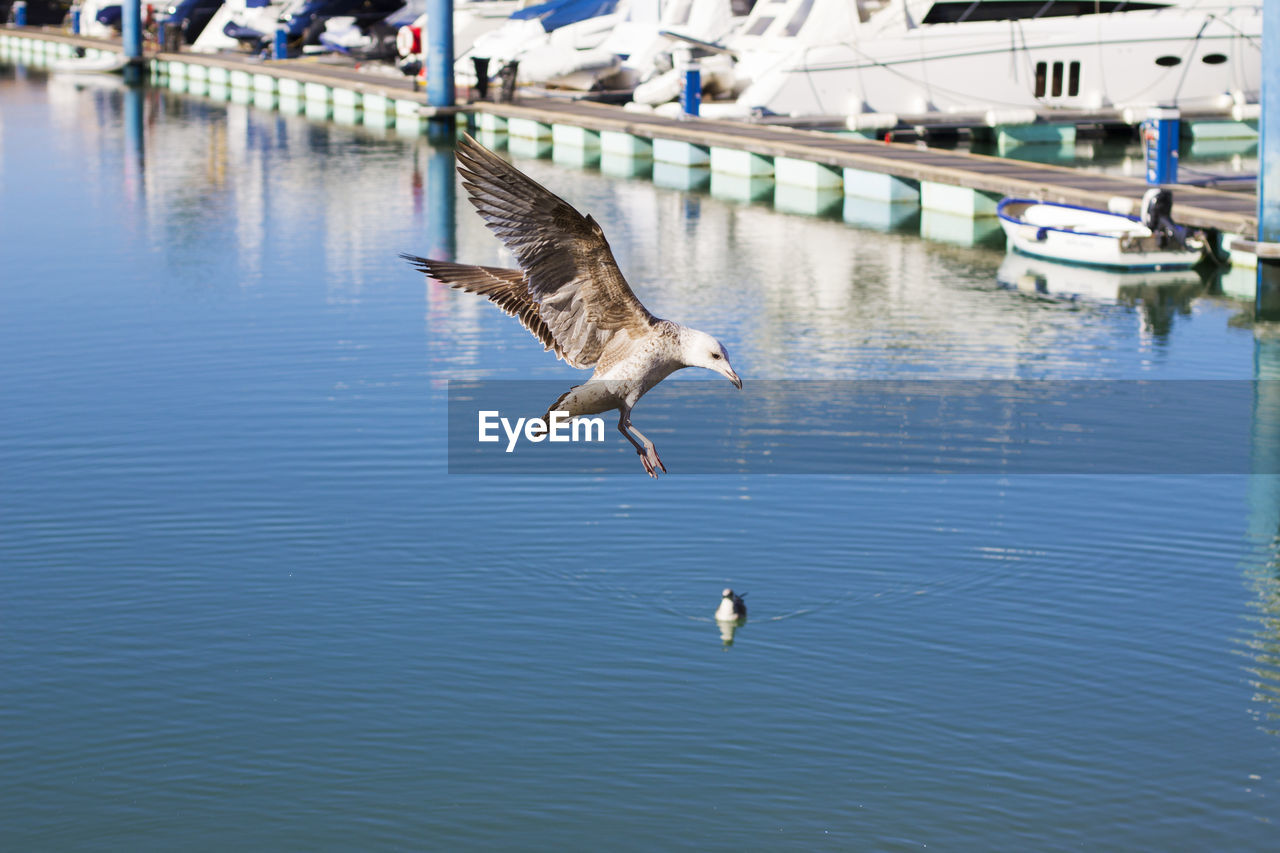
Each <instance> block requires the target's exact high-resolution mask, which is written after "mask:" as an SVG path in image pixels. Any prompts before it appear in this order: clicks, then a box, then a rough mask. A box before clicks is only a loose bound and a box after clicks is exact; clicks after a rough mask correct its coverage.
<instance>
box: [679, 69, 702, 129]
mask: <svg viewBox="0 0 1280 853" xmlns="http://www.w3.org/2000/svg"><path fill="white" fill-rule="evenodd" d="M680 106H682V107H683V108H684V114H685V115H688V116H696V115H697V114H698V113H699V112H700V111H701V109H702V68H701V67H700V66H699V65H698V60H696V59H691V60H689V64H688V65H686V66H685V68H684V86H683V89H682V91H681V93H680Z"/></svg>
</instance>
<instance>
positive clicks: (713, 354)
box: [711, 352, 720, 359]
mask: <svg viewBox="0 0 1280 853" xmlns="http://www.w3.org/2000/svg"><path fill="white" fill-rule="evenodd" d="M711 357H712V358H716V359H718V358H720V353H718V352H713V353H711Z"/></svg>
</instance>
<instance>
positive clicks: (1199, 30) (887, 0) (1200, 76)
mask: <svg viewBox="0 0 1280 853" xmlns="http://www.w3.org/2000/svg"><path fill="white" fill-rule="evenodd" d="M1261 31H1262V5H1261V3H1260V2H1259V0H1246V2H1244V3H1240V4H1230V3H1227V2H1224V0H1140V2H1126V0H758V2H757V3H756V4H755V7H754V9H752V11H751V15H750V17H749V18H748V19H747V20H746V22H745V23H744V24H743V26H742V27H741V28H740V29H738V30H737V31H736V32H735V33H734V34H733V35H732V36H729V37H728V38H726V39H725V40H724V41H723V43H722V44H721V45H720V46H719V47H720V48H722V49H723V51H727V52H729V53H730V54H731V55H732V56H733V58H734V66H733V96H734V97H733V99H732V100H731V101H723V102H719V103H716V102H709V101H708V100H704V101H703V104H702V110H703V114H704V115H713V116H715V115H718V116H746V115H750V114H753V113H754V114H756V115H761V114H764V115H768V114H778V115H789V116H835V115H845V116H847V115H858V114H863V113H885V114H904V115H917V114H925V113H937V112H942V113H961V112H974V111H988V110H1000V109H1026V108H1033V109H1053V108H1063V109H1086V110H1090V109H1091V110H1097V109H1103V108H1113V109H1114V108H1125V107H1134V108H1141V107H1146V106H1153V105H1162V106H1171V107H1181V108H1183V109H1195V108H1211V109H1222V108H1228V107H1231V106H1232V105H1233V104H1245V103H1255V102H1256V101H1257V98H1258V91H1259V86H1260V75H1261ZM723 51H722V52H723Z"/></svg>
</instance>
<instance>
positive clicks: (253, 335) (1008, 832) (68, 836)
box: [0, 67, 1280, 850]
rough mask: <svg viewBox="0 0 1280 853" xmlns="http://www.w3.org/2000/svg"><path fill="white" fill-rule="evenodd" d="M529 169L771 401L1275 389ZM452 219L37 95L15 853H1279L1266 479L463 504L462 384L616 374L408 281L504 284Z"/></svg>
mask: <svg viewBox="0 0 1280 853" xmlns="http://www.w3.org/2000/svg"><path fill="white" fill-rule="evenodd" d="M517 163H518V165H520V167H521V168H523V169H526V170H527V171H528V172H529V174H531V175H532V176H533V177H535V178H536V179H538V180H540V181H543V182H545V183H546V184H548V185H549V186H551V187H553V189H555V191H556V192H558V193H560V194H562V195H563V196H564V197H565V198H567V199H569V200H570V201H571V202H572V203H574V204H575V205H577V206H579V207H580V208H582V209H584V210H587V211H589V212H591V213H592V214H593V215H595V216H596V218H597V219H599V220H600V221H601V222H602V223H604V226H605V230H606V233H607V234H608V235H609V238H610V241H611V244H612V245H613V247H614V251H615V252H616V254H617V256H618V259H619V262H620V264H621V266H622V268H623V269H624V271H625V272H626V273H627V274H628V276H629V277H630V279H631V281H632V282H633V286H634V287H635V289H636V291H637V292H638V293H639V295H640V298H641V299H643V300H644V301H645V303H646V304H647V305H648V306H649V307H650V308H651V309H652V310H653V311H654V312H655V313H657V314H659V315H661V316H667V317H672V318H676V319H679V320H681V321H683V322H687V323H689V324H692V325H694V326H696V327H698V328H703V329H706V330H708V331H711V332H713V333H714V334H716V335H717V336H718V337H720V338H721V339H722V340H723V341H724V342H725V343H726V345H727V346H728V347H729V350H730V352H731V353H732V354H733V359H734V364H735V367H736V368H737V370H738V372H739V373H740V374H741V375H742V376H743V377H744V378H746V379H747V384H746V387H745V389H744V390H743V392H742V393H743V394H750V392H751V381H752V380H753V379H762V378H769V379H786V378H809V379H812V378H823V379H858V378H875V379H897V378H914V379H921V378H948V379H957V378H981V379H1006V378H1016V379H1041V378H1052V379H1086V378H1087V379H1137V378H1146V379H1161V380H1162V379H1200V378H1206V379H1207V378H1214V379H1252V378H1254V377H1255V376H1257V375H1261V374H1264V373H1267V372H1268V371H1271V372H1272V373H1274V371H1275V370H1276V366H1277V364H1280V355H1278V354H1277V349H1276V347H1275V346H1274V344H1269V343H1267V342H1266V341H1265V340H1261V339H1258V338H1255V336H1254V334H1253V333H1252V331H1251V330H1250V329H1249V328H1248V327H1247V326H1243V325H1241V324H1240V323H1238V322H1236V321H1235V320H1234V318H1236V316H1237V315H1238V314H1239V313H1240V311H1241V308H1242V306H1241V305H1239V304H1237V303H1232V302H1230V301H1228V300H1224V299H1222V298H1217V297H1212V296H1207V295H1205V294H1204V292H1203V288H1202V287H1199V286H1197V285H1196V284H1195V283H1194V282H1193V283H1192V284H1190V285H1188V286H1186V287H1182V288H1174V289H1173V290H1172V291H1169V290H1168V289H1159V288H1151V289H1147V290H1141V289H1139V290H1137V291H1131V292H1129V293H1127V294H1118V295H1116V296H1115V298H1092V297H1088V298H1061V297H1054V296H1049V295H1045V294H1043V293H1026V292H1020V291H1018V290H1016V289H1007V288H1005V287H1001V286H1000V285H999V284H997V280H996V270H997V267H999V266H1000V264H1001V263H1002V260H1003V252H1002V251H999V250H996V249H992V248H986V247H983V246H978V247H966V246H958V245H948V244H944V243H938V242H924V241H922V240H920V239H919V238H918V237H917V236H915V234H914V233H911V231H910V229H898V230H890V231H875V230H868V229H862V228H858V227H854V226H851V225H849V224H846V223H845V222H843V221H840V219H839V218H838V217H835V218H833V217H826V218H823V217H816V218H815V217H806V216H801V215H788V214H783V213H778V212H775V211H774V210H773V209H772V208H771V207H770V206H769V205H768V204H761V203H747V204H744V203H735V202H732V201H726V200H720V199H718V198H715V197H712V196H711V195H709V194H708V193H705V192H684V191H679V190H671V189H662V188H658V187H655V186H654V185H653V184H652V183H650V182H649V181H647V180H644V179H643V178H636V179H622V178H613V177H608V176H606V175H603V174H602V173H601V172H599V171H598V170H595V169H590V168H588V169H577V168H571V167H567V166H560V165H556V164H554V163H552V162H550V161H548V160H534V159H521V160H517ZM454 181H455V177H454V174H453V160H452V155H451V153H450V151H449V149H448V148H447V147H440V148H437V147H433V146H432V145H431V144H429V143H428V141H427V139H426V138H425V137H422V136H413V137H405V136H399V135H397V134H396V132H395V131H394V130H391V131H385V132H384V131H382V130H380V129H378V130H369V129H364V128H360V127H342V126H337V125H333V124H328V123H324V122H315V121H310V120H308V119H306V118H303V117H297V116H286V115H283V114H280V113H277V112H271V111H265V110H258V109H255V108H253V107H251V106H246V105H237V104H233V103H222V102H215V101H213V100H210V99H207V98H200V97H196V96H190V95H177V94H172V93H167V92H164V91H163V90H156V89H150V90H146V91H143V92H141V93H137V92H133V93H130V92H126V91H125V90H123V89H121V88H118V87H114V86H106V87H103V86H88V85H84V84H76V83H72V82H69V81H67V80H62V79H57V78H52V79H49V78H46V77H45V76H43V75H42V74H40V73H37V72H34V71H32V72H28V71H25V70H15V69H13V68H12V67H8V68H3V69H2V70H0V363H2V364H3V365H4V369H3V370H2V371H0V400H2V401H3V404H2V405H0V472H3V473H2V474H0V673H3V679H4V688H3V691H2V692H0V733H2V734H0V848H4V849H12V850H34V849H40V850H61V849H129V850H173V849H184V850H201V849H207V850H228V849H268V850H286V849H296V850H318V849H361V850H377V849H438V850H456V849H486V850H487V849H573V850H578V849H583V850H585V849H616V850H632V849H634V850H652V849H662V850H677V849H683V850H720V849H724V850H728V849H760V850H775V849H805V850H808V849H831V850H848V849H867V850H893V849H907V848H918V847H922V846H925V845H927V846H929V847H940V848H942V849H972V850H990V849H1032V850H1058V849H1075V848H1081V847H1086V848H1103V849H1231V850H1248V849H1252V850H1264V849H1271V848H1273V846H1274V841H1275V837H1276V835H1275V833H1276V827H1275V826H1274V825H1273V822H1274V821H1275V820H1276V819H1277V818H1280V809H1278V808H1277V799H1278V798H1280V785H1278V784H1277V767H1278V766H1280V764H1278V759H1280V748H1278V747H1280V741H1278V740H1277V729H1278V728H1280V724H1278V723H1277V719H1276V715H1277V713H1278V712H1280V707H1278V706H1277V702H1278V700H1277V695H1278V693H1277V684H1278V681H1277V678H1278V672H1280V669H1278V667H1277V660H1280V632H1278V629H1277V626H1278V625H1280V583H1277V572H1278V569H1277V566H1278V562H1280V558H1278V557H1277V554H1278V552H1280V544H1278V543H1280V540H1278V539H1277V530H1278V529H1280V528H1278V524H1280V519H1278V518H1277V509H1276V508H1277V504H1278V501H1280V498H1278V497H1277V495H1278V489H1277V485H1276V483H1275V481H1274V479H1271V478H1265V477H1249V476H1239V475H1235V476H1230V475H1217V476H1172V475H1164V476H1162V475H1143V476H1088V477H1080V476H1043V475H1019V476H1016V477H1000V476H994V475H991V476H965V475H947V476H942V475H937V476H930V475H912V476H902V477H894V476H829V477H823V476H763V475H716V476H712V475H705V476H698V475H684V476H682V475H681V473H680V459H679V458H670V457H664V459H665V461H666V462H667V465H668V467H669V468H670V469H671V474H670V476H668V477H665V478H663V479H661V480H659V481H657V482H654V481H651V480H650V479H649V478H647V477H645V476H644V474H643V471H642V470H641V469H640V466H639V464H636V465H635V466H634V472H633V475H631V476H627V475H613V476H602V477H590V476H554V475H501V474H496V475H485V476H460V475H457V474H452V475H451V474H449V473H448V471H447V459H448V457H447V453H446V449H447V448H446V440H445V427H446V411H445V405H446V401H447V383H448V381H449V380H451V379H467V380H476V379H525V378H536V379H542V380H548V379H554V380H563V381H564V384H565V386H566V387H567V386H568V385H569V384H572V383H573V382H576V381H580V379H581V377H582V374H580V373H579V372H577V371H574V370H572V369H570V368H568V367H566V366H565V365H564V364H562V363H558V362H556V361H555V360H554V359H553V358H552V357H551V356H550V355H549V354H546V353H543V352H542V351H541V348H540V346H539V345H538V344H537V343H536V342H535V341H534V340H533V339H532V338H531V337H530V336H529V335H528V334H527V333H526V332H524V331H523V330H522V329H520V328H519V326H518V325H517V324H516V323H515V322H514V321H512V320H511V319H510V318H507V317H505V316H503V315H502V314H501V313H500V312H499V311H497V310H496V309H494V308H493V307H492V306H490V305H487V304H485V303H484V302H483V300H480V299H478V298H477V297H474V296H470V295H468V294H463V293H457V292H453V291H449V290H447V289H444V288H442V287H440V286H439V285H436V284H431V283H427V282H425V281H424V280H423V278H422V276H420V275H419V274H417V273H415V272H414V271H413V270H411V269H409V268H408V267H407V266H406V265H405V264H404V262H402V261H401V260H400V259H399V258H398V257H397V255H398V253H400V252H403V251H408V252H414V253H417V254H427V253H434V254H437V255H452V256H454V257H456V258H457V259H459V260H461V261H465V262H468V263H485V264H509V263H510V259H509V258H508V257H506V256H504V254H503V252H502V250H501V248H500V245H499V243H498V241H497V240H496V239H494V238H493V237H492V235H491V234H489V232H488V231H486V230H485V229H484V227H483V225H482V223H481V222H480V220H479V219H478V217H476V216H475V215H474V214H473V213H472V211H471V210H470V209H469V205H468V203H467V201H466V199H465V196H464V194H463V193H462V192H461V191H459V190H458V189H457V187H456V185H455V183H454ZM689 378H698V377H689ZM719 381H723V380H719ZM655 393H657V392H655ZM1202 415H1203V417H1202V426H1203V430H1204V433H1205V435H1206V441H1212V436H1213V435H1214V433H1215V423H1216V421H1215V418H1216V417H1217V416H1218V413H1216V412H1214V411H1212V410H1206V411H1203V413H1202ZM635 419H636V423H637V424H638V425H639V426H640V427H641V429H643V428H644V423H645V421H644V404H643V403H642V404H641V405H640V406H639V407H638V408H637V410H636V415H635ZM675 428H676V429H678V425H677V426H676V427H675ZM1236 432H1238V431H1236ZM609 438H610V440H613V441H617V442H619V443H621V441H622V440H621V438H620V437H618V436H616V435H610V436H609ZM1161 440H1162V437H1161V436H1160V435H1152V436H1151V441H1152V442H1160V441H1161ZM1256 441H1257V442H1258V443H1259V447H1258V450H1259V452H1269V449H1268V448H1269V447H1270V445H1268V443H1267V442H1268V439H1267V438H1266V436H1265V435H1259V436H1258V437H1257V438H1256ZM619 452H626V451H625V448H622V446H621V444H620V451H619ZM724 586H732V587H733V588H734V589H736V590H739V591H745V592H747V593H748V596H747V603H748V605H749V607H750V619H749V621H748V622H747V623H746V624H745V625H743V626H742V627H740V628H738V629H737V631H736V634H734V635H733V636H732V643H731V644H726V640H727V639H728V638H726V637H723V636H722V632H721V630H720V629H719V628H718V627H717V625H716V624H715V623H714V621H713V620H712V619H711V614H712V613H713V612H714V610H715V607H716V605H717V603H718V600H719V598H720V590H721V588H722V587H724Z"/></svg>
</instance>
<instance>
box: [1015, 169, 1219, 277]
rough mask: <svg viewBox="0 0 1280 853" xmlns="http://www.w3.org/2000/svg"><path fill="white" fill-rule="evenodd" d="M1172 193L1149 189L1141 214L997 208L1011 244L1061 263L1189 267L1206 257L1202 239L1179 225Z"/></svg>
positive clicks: (1022, 201)
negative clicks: (1173, 212) (1172, 209)
mask: <svg viewBox="0 0 1280 853" xmlns="http://www.w3.org/2000/svg"><path fill="white" fill-rule="evenodd" d="M1171 208H1172V196H1171V195H1170V194H1169V192H1168V191H1167V190H1154V189H1153V190H1149V191H1148V192H1147V195H1146V196H1145V197H1144V198H1143V205H1142V216H1140V217H1139V216H1132V215H1128V214H1124V213H1116V212H1112V211H1110V210H1098V209H1095V208H1091V207H1079V206H1076V205H1071V204H1057V203H1054V202H1045V201H1036V200H1034V199H1026V198H1006V199H1004V200H1003V201H1001V202H1000V204H999V206H998V207H997V208H996V216H997V217H999V220H1000V227H1001V228H1003V229H1004V233H1005V236H1006V237H1007V238H1008V240H1009V245H1010V246H1011V247H1012V248H1013V249H1015V250H1017V251H1019V252H1022V253H1023V254H1026V255H1032V256H1033V257H1038V258H1047V259H1049V260H1052V261H1059V262H1062V263H1069V264H1079V265H1083V266H1093V267H1108V268H1111V269H1127V270H1140V269H1148V270H1173V269H1189V268H1190V267H1192V266H1194V265H1195V264H1196V263H1197V262H1199V260H1200V259H1201V258H1202V257H1203V256H1204V252H1205V242H1204V239H1203V235H1200V234H1198V233H1188V232H1187V231H1186V229H1185V228H1182V227H1181V226H1178V225H1175V224H1174V223H1173V221H1172V219H1171V218H1170V216H1169V214H1170V211H1171Z"/></svg>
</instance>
